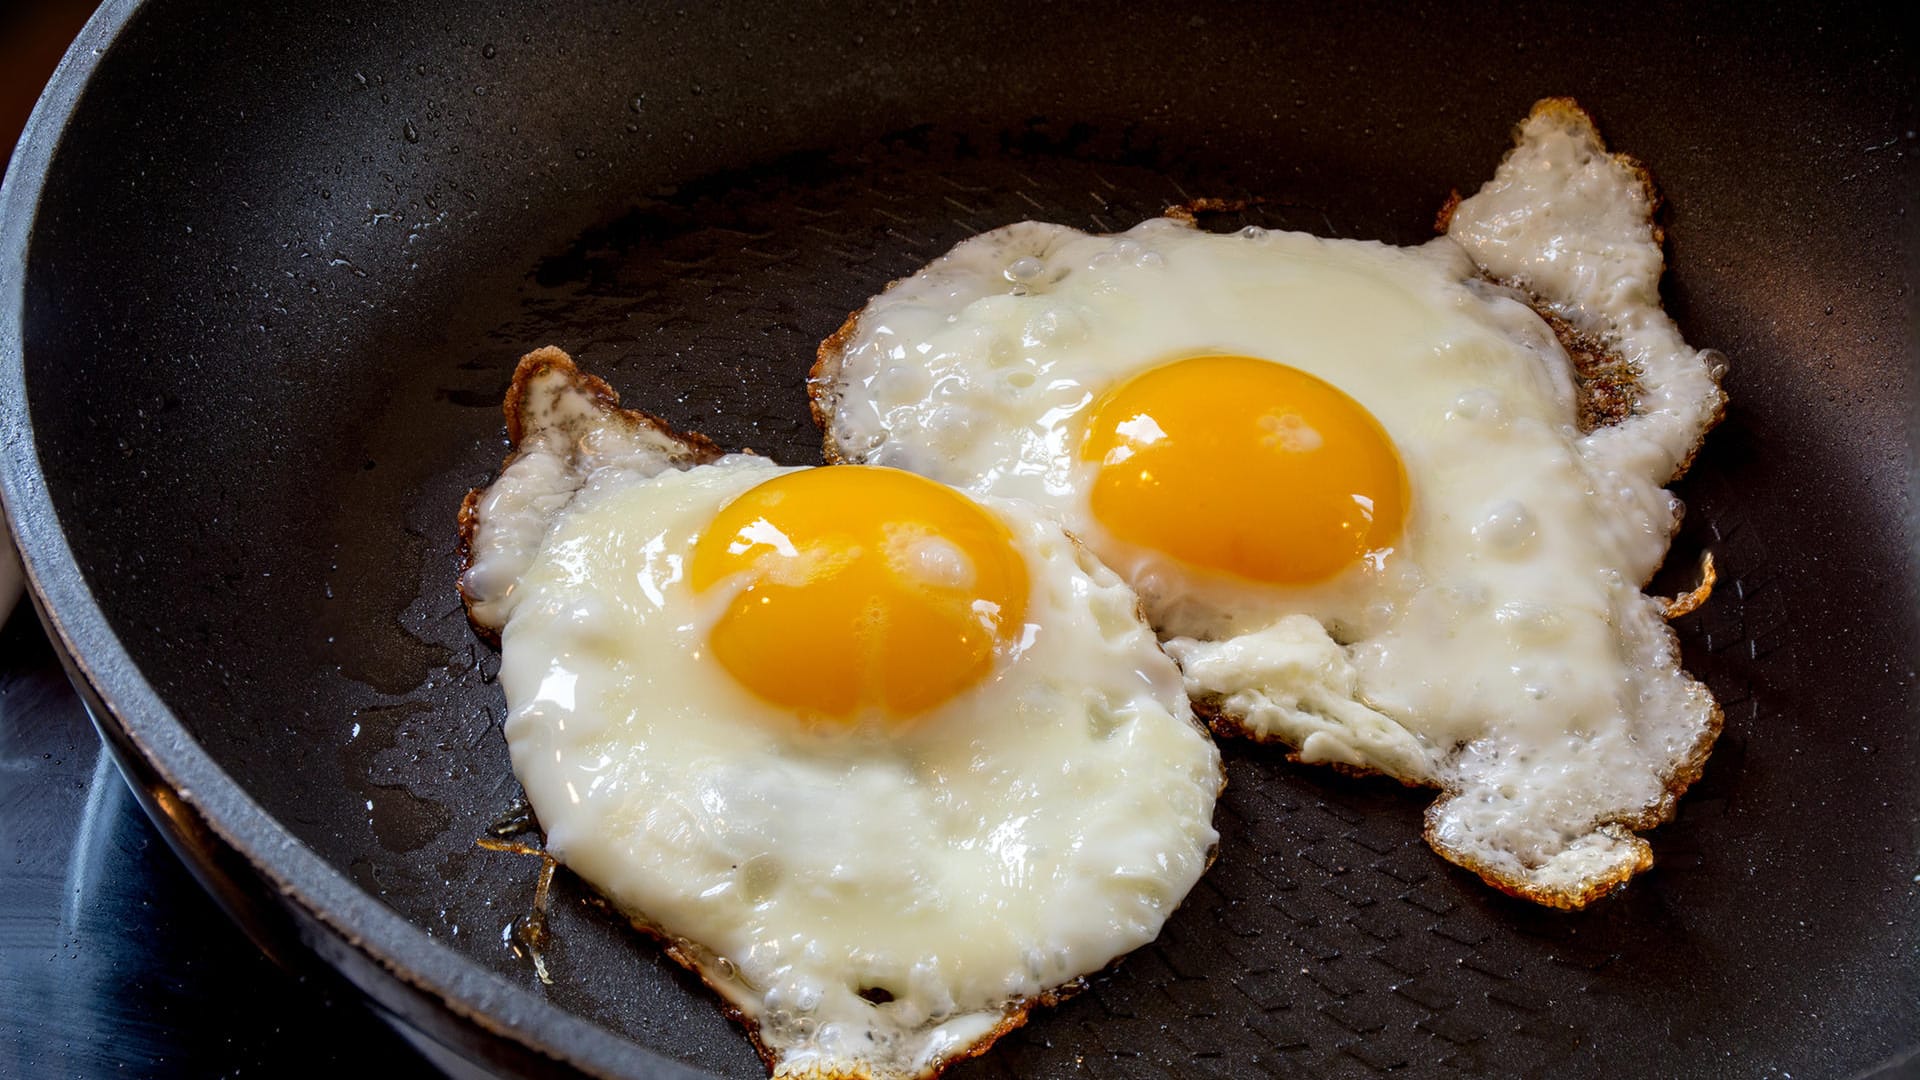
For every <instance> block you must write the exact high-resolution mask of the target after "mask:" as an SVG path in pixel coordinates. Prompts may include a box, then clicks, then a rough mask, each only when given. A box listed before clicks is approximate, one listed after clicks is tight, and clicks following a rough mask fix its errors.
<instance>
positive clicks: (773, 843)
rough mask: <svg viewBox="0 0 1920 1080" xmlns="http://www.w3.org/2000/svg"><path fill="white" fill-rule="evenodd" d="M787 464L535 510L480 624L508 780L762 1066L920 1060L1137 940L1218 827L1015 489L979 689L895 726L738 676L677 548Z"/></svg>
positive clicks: (906, 1073)
mask: <svg viewBox="0 0 1920 1080" xmlns="http://www.w3.org/2000/svg"><path fill="white" fill-rule="evenodd" d="M785 471H790V470H785V469H782V468H780V467H778V466H775V465H772V464H770V463H768V462H766V461H765V460H763V459H759V458H753V457H744V456H739V457H729V458H723V459H721V460H720V461H719V462H717V463H715V464H712V465H702V466H699V467H696V468H692V469H689V470H686V471H667V472H664V473H662V474H660V475H657V476H651V477H642V476H639V475H636V474H620V473H608V474H602V475H601V476H600V477H599V478H598V480H596V481H595V482H591V483H589V484H587V485H586V487H585V488H584V489H583V490H582V491H581V492H580V493H579V494H578V495H577V497H575V498H574V499H573V501H572V502H571V503H570V504H569V505H567V506H566V507H565V509H564V510H563V511H562V512H560V514H559V515H558V517H557V519H556V520H555V521H554V522H553V523H552V525H551V528H550V531H549V532H548V533H547V535H546V537H545V540H544V542H543V543H542V544H541V546H540V548H539V552H538V554H537V555H536V556H535V557H534V558H533V559H532V560H531V563H530V565H529V566H527V567H526V569H525V571H524V573H522V574H521V575H520V577H519V579H518V582H517V585H516V586H515V589H514V602H513V606H512V609H511V615H510V617H509V618H508V621H507V622H506V625H505V629H504V632H503V633H502V651H503V658H502V666H501V672H500V681H501V684H502V686H503V687H504V688H505V690H506V694H507V700H508V704H509V706H510V708H511V714H510V716H509V719H508V720H507V723H506V734H507V738H508V741H509V744H510V747H511V750H512V757H513V765H514V771H515V773H516V774H517V775H518V776H519V777H520V779H521V782H522V783H523V784H524V786H525V787H526V790H527V795H528V798H529V800H530V801H531V803H532V805H533V807H534V810H535V811H536V813H537V814H538V816H539V819H540V822H541V824H542V825H543V826H544V828H545V829H546V833H547V845H548V849H549V850H550V851H551V852H552V853H553V854H554V855H555V856H557V857H558V858H559V859H560V860H561V861H562V862H563V863H565V864H566V865H567V866H568V867H570V868H571V869H573V870H574V871H576V872H578V873H579V874H580V875H581V876H582V877H584V878H586V879H587V880H588V881H590V882H592V883H593V885H594V886H595V887H596V888H597V889H599V890H600V891H601V892H602V893H604V894H605V895H606V896H607V897H608V898H609V899H611V900H612V901H613V902H614V903H615V904H616V905H617V906H618V907H620V908H621V909H622V910H623V911H625V912H627V913H629V914H630V915H632V916H634V917H635V918H636V919H637V920H640V921H642V922H643V923H644V924H645V925H647V926H649V927H650V928H652V929H654V930H655V931H657V932H658V933H660V934H661V935H662V936H664V937H666V938H667V939H668V940H669V941H670V942H673V943H674V944H675V949H676V954H677V955H680V956H682V957H683V958H686V959H688V960H689V961H690V962H692V963H694V964H695V965H696V967H697V968H698V970H699V971H700V973H701V975H702V977H703V978H704V979H705V980H706V981H707V982H708V983H709V984H710V985H711V986H712V987H713V988H714V989H715V990H716V991H718V992H719V993H720V994H721V995H723V996H724V997H725V998H726V999H727V1000H728V1001H729V1002H730V1003H731V1004H732V1005H733V1006H734V1007H735V1008H736V1009H737V1010H738V1011H739V1012H740V1014H741V1015H742V1016H743V1017H744V1019H745V1020H746V1021H747V1022H748V1024H749V1025H750V1027H751V1028H752V1029H753V1030H755V1032H756V1039H757V1041H758V1043H759V1044H760V1045H761V1047H762V1048H763V1050H764V1052H766V1053H767V1054H768V1055H769V1060H770V1061H772V1062H774V1063H775V1064H776V1074H777V1075H803V1074H817V1075H868V1074H869V1073H870V1074H871V1075H873V1076H875V1077H882V1078H884V1077H911V1076H916V1075H922V1074H924V1073H926V1072H928V1071H930V1070H933V1069H935V1068H937V1067H938V1066H939V1064H940V1063H941V1062H943V1061H946V1060H950V1059H952V1058H954V1057H956V1056H961V1055H963V1054H964V1053H965V1052H966V1051H967V1050H969V1048H972V1047H975V1046H976V1045H977V1044H979V1043H981V1042H982V1041H983V1040H989V1039H991V1038H992V1037H993V1036H994V1035H996V1034H997V1033H998V1032H999V1031H1000V1030H1002V1029H1004V1027H1006V1026H1008V1025H1009V1024H1010V1023H1017V1022H1018V1019H1019V1018H1020V1017H1021V1016H1022V1015H1023V1014H1024V1011H1025V1009H1026V1008H1027V1006H1028V1005H1030V1004H1032V1003H1033V1002H1035V1001H1036V1000H1038V999H1040V998H1041V997H1042V996H1043V995H1046V994H1048V993H1049V992H1050V991H1053V990H1056V989H1059V988H1063V987H1067V986H1069V985H1070V984H1072V983H1073V981H1074V980H1076V979H1077V978H1078V977H1080V976H1083V975H1086V974H1088V973H1090V972H1093V971H1096V970H1098V969H1100V968H1101V967H1103V966H1105V965H1106V964H1107V963H1109V962H1110V961H1111V960H1113V959H1114V958H1115V957H1118V956H1120V955H1122V954H1124V953H1126V952H1128V951H1129V950H1132V949H1134V948H1136V947H1138V946H1140V945H1143V944H1145V943H1147V942H1149V941H1151V940H1153V938H1154V937H1155V936H1156V935H1157V934H1158V933H1159V930H1160V927H1161V925H1162V923H1163V922H1164V921H1165V920H1166V918H1167V917H1168V915H1169V914H1170V913H1171V912H1172V911H1173V909H1174V908H1175V907H1176V906H1177V905H1178V904H1179V903H1180V901H1181V899H1182V897H1184V896H1185V895H1186V893H1187V891H1188V890H1189V889H1190V888H1191V887H1192V886H1193V884H1194V882H1195V881H1196V880H1197V879H1198V877H1199V875H1200V873H1201V872H1202V870H1203V869H1204V868H1205V867H1206V865H1207V862H1208V859H1209V858H1210V855H1211V850H1212V848H1213V846H1214V844H1215V842H1216V839H1217V835H1216V833H1215V832H1214V829H1213V827H1212V824H1211V818H1212V811H1213V805H1214V800H1215V797H1216V795H1217V793H1218V790H1219V788H1220V786H1221V784H1222V782H1223V781H1222V773H1221V767H1220V761H1219V757H1218V753H1217V751H1216V750H1215V749H1214V747H1213V745H1212V743H1211V741H1210V740H1209V739H1208V738H1207V737H1206V736H1205V734H1204V733H1203V731H1202V730H1201V729H1200V728H1199V726H1198V725H1197V724H1196V722H1195V721H1194V719H1193V716H1192V713H1191V710H1190V707H1189V705H1188V700H1187V698H1186V696H1185V694H1184V692H1183V688H1182V682H1181V676H1180V673H1179V671H1178V669H1177V668H1176V667H1175V665H1174V664H1173V663H1172V661H1171V660H1169V659H1168V658H1167V657H1166V656H1165V655H1164V654H1163V653H1162V652H1161V651H1160V649H1159V647H1158V645H1157V644H1156V642H1155V639H1154V636H1153V634H1152V632H1151V631H1150V630H1149V629H1148V628H1147V627H1146V626H1145V624H1144V623H1142V622H1141V621H1140V620H1139V618H1138V615H1137V600H1136V598H1135V596H1134V594H1133V593H1132V592H1131V591H1130V590H1129V589H1128V588H1127V587H1126V586H1125V585H1124V584H1123V583H1121V582H1120V581H1119V579H1118V578H1117V577H1115V576H1114V575H1113V574H1112V573H1111V572H1110V571H1107V570H1106V569H1105V568H1103V567H1101V566H1099V565H1098V564H1097V563H1096V562H1094V561H1093V560H1092V559H1091V558H1089V557H1087V556H1086V555H1085V554H1084V552H1083V551H1081V550H1080V549H1079V548H1078V547H1077V545H1076V544H1074V543H1073V542H1072V541H1070V540H1069V539H1068V538H1067V537H1066V536H1065V535H1064V534H1063V533H1062V532H1061V531H1060V529H1059V528H1058V526H1057V525H1054V524H1052V523H1050V522H1048V521H1046V520H1044V519H1043V518H1042V517H1041V516H1039V515H1037V514H1035V513H1032V512H1031V511H1028V510H1026V509H1023V508H1022V507H1021V506H1019V505H1018V504H1014V503H1005V502H999V501H991V502H989V504H988V505H989V508H990V509H992V510H994V511H995V512H996V513H997V514H999V515H1000V516H1001V517H1002V519H1003V520H1005V521H1006V522H1007V523H1008V525H1009V527H1010V528H1011V529H1012V530H1013V535H1014V538H1015V543H1016V546H1017V548H1018V550H1019V551H1020V552H1021V554H1022V555H1023V556H1024V558H1025V560H1026V562H1027V564H1028V565H1029V567H1030V568H1031V569H1032V572H1033V581H1032V592H1031V598H1030V600H1029V608H1028V613H1027V616H1026V623H1027V625H1026V626H1025V627H1024V630H1023V633H1022V634H1021V636H1020V637H1019V639H1018V642H1017V645H1016V646H1015V647H1014V648H1013V649H1012V651H1011V653H1010V655H1007V656H1005V657H1003V658H1002V661H1001V663H1000V664H999V666H998V667H997V668H996V670H995V672H994V674H993V675H992V676H991V677H990V678H989V679H988V680H987V681H986V682H985V683H984V684H981V685H979V686H977V687H976V688H974V689H973V690H972V691H971V692H968V693H965V694H963V695H962V696H961V697H959V698H957V699H955V700H952V701H950V702H948V703H946V704H944V705H942V706H939V707H937V708H936V709H935V711H933V712H931V713H929V714H927V715H925V716H922V717H920V718H919V719H918V720H916V721H914V722H913V723H911V724H910V725H908V726H906V727H904V728H902V729H900V730H895V731H892V732H884V731H879V730H873V729H861V730H855V731H851V732H839V733H824V732H819V731H813V730H809V729H807V728H805V727H803V726H802V725H800V724H798V723H797V722H796V721H795V720H794V719H793V718H792V717H791V716H789V715H787V714H786V713H785V712H784V711H783V710H782V709H780V708H778V707H775V706H773V705H771V704H769V703H767V702H766V701H764V700H761V699H759V698H757V697H755V696H754V695H752V694H751V693H750V692H748V691H746V690H745V689H743V688H742V687H741V686H740V685H739V684H738V683H737V682H735V681H734V680H733V679H732V678H731V677H730V676H728V675H727V673H726V672H725V671H724V670H723V669H722V668H721V667H720V666H719V665H718V664H716V663H715V662H714V661H713V660H712V658H711V657H710V655H709V654H708V653H707V650H706V649H705V645H704V632H703V629H702V626H701V618H700V616H699V612H698V610H697V605H696V604H695V603H694V597H693V596H692V595H691V590H690V588H689V586H688V584H687V582H686V578H685V566H686V562H687V559H688V558H689V556H690V553H691V550H692V546H693V544H694V543H695V541H696V540H697V538H698V536H699V535H700V533H701V531H702V529H703V528H704V527H705V525H706V523H707V522H708V521H709V520H710V519H711V517H712V516H713V515H714V513H715V512H716V511H718V510H719V509H720V508H721V507H722V506H724V505H725V504H726V503H727V502H729V501H730V500H731V499H733V498H734V497H735V496H737V495H739V494H741V493H742V492H745V491H746V490H748V489H749V488H752V487H753V486H755V485H757V484H759V483H761V482H763V481H765V480H767V479H769V478H771V477H773V476H776V475H779V474H780V473H782V472H785ZM875 991H880V992H878V993H876V992H875ZM863 992H866V996H864V997H863V996H862V994H863ZM881 998H890V1000H883V1001H879V1002H878V1003H876V1001H875V1000H870V999H881ZM862 1070H864V1071H862Z"/></svg>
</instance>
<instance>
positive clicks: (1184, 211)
mask: <svg viewBox="0 0 1920 1080" xmlns="http://www.w3.org/2000/svg"><path fill="white" fill-rule="evenodd" d="M1263 201H1264V200H1262V199H1259V198H1252V199H1216V198H1212V197H1209V196H1205V195H1203V196H1201V197H1200V198H1198V199H1188V200H1187V201H1186V202H1183V203H1175V204H1174V205H1172V206H1169V207H1167V208H1166V209H1165V210H1162V211H1161V212H1160V216H1161V217H1169V218H1172V219H1173V220H1175V221H1178V222H1180V223H1181V224H1183V225H1186V226H1188V227H1189V228H1196V229H1197V228H1199V227H1200V215H1201V214H1234V213H1238V212H1240V211H1242V210H1245V209H1247V208H1248V207H1251V206H1258V205H1259V204H1260V203H1261V202H1263Z"/></svg>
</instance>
